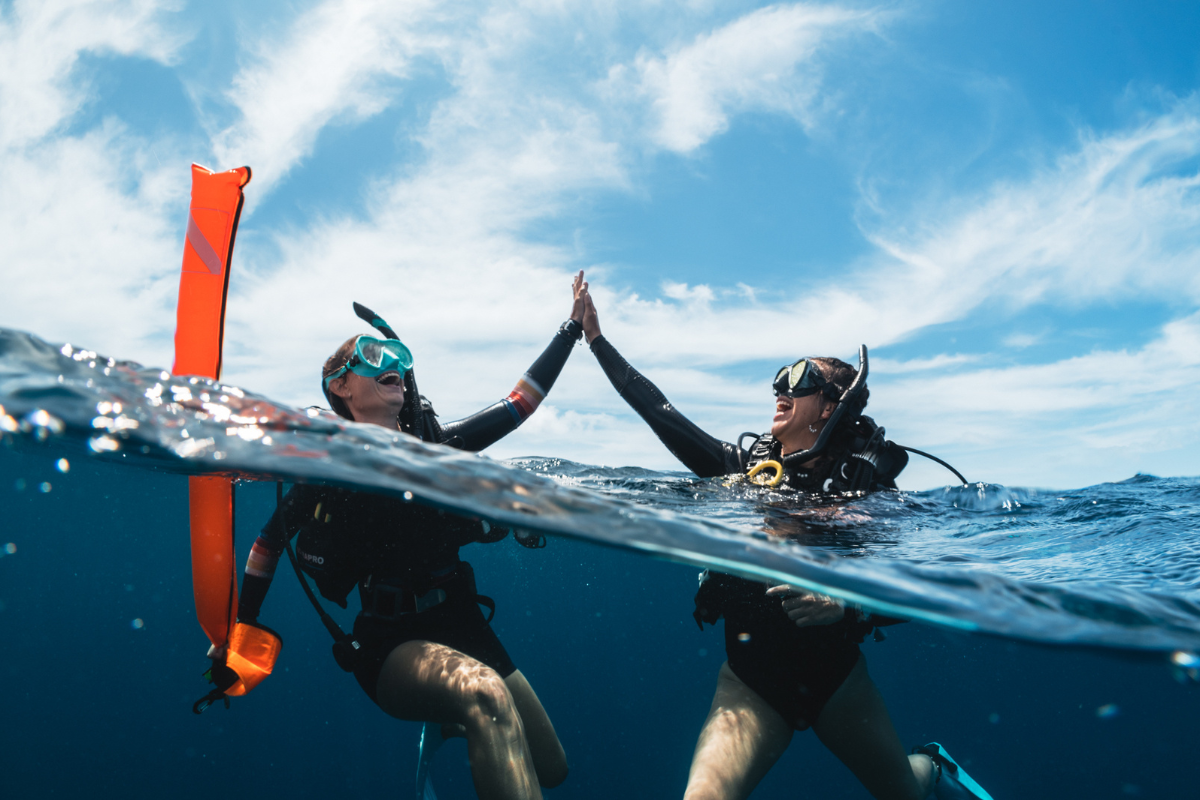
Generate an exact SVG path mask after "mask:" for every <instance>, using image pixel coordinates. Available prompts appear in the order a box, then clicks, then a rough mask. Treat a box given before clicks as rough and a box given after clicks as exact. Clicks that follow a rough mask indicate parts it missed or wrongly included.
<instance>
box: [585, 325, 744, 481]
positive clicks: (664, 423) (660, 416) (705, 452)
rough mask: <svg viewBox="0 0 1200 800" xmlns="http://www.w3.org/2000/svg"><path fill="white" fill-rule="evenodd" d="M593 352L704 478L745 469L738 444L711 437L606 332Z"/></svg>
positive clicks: (642, 413) (674, 450)
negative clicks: (628, 358)
mask: <svg viewBox="0 0 1200 800" xmlns="http://www.w3.org/2000/svg"><path fill="white" fill-rule="evenodd" d="M591 347H592V352H593V353H594V354H595V355H596V360H597V361H598V362H600V368H601V369H603V370H604V374H605V375H607V376H608V380H609V381H610V382H611V383H612V385H613V388H614V389H616V390H617V394H619V395H621V397H622V398H624V399H625V402H626V403H629V405H630V407H631V408H633V410H634V411H636V412H637V413H638V416H640V417H641V418H642V419H644V420H646V424H647V425H649V426H650V430H652V431H654V433H655V434H656V435H657V436H658V438H659V439H660V440H661V441H662V443H663V444H665V445H666V446H667V449H668V450H670V451H671V454H672V455H673V456H675V457H676V458H678V459H679V460H680V461H681V462H683V465H684V466H685V467H687V468H688V469H690V470H691V471H692V472H694V473H696V474H697V475H699V476H700V477H701V478H713V477H716V476H718V475H729V474H731V473H740V472H741V471H742V467H741V461H740V459H739V458H738V451H737V447H735V446H734V445H732V444H730V443H729V442H723V441H721V440H720V439H717V438H716V437H713V436H710V435H709V434H707V433H705V432H704V431H703V430H701V429H700V427H699V426H698V425H696V423H694V422H692V421H691V420H690V419H688V418H687V417H685V416H684V415H683V414H680V413H679V412H678V411H677V410H676V409H675V406H673V405H671V401H670V400H668V399H667V398H666V396H665V395H663V393H662V392H661V391H659V388H658V387H657V386H655V385H654V384H653V383H651V382H650V381H648V380H647V379H646V376H645V375H642V373H640V372H638V371H637V370H636V369H634V368H633V367H631V366H630V365H629V362H628V361H626V360H625V359H624V358H622V357H621V354H620V353H618V352H617V348H615V347H613V346H612V344H611V343H610V342H609V341H608V339H605V338H604V337H603V336H602V335H598V336H596V338H595V339H593V340H592V344H591Z"/></svg>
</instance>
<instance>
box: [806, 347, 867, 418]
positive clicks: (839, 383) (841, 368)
mask: <svg viewBox="0 0 1200 800" xmlns="http://www.w3.org/2000/svg"><path fill="white" fill-rule="evenodd" d="M809 361H811V362H812V363H814V364H816V366H817V369H819V370H820V371H821V377H823V378H824V379H825V380H827V381H829V382H830V383H832V384H833V385H834V386H836V387H837V390H838V394H839V395H842V394H845V393H846V390H847V389H849V388H850V384H851V383H853V382H854V379H855V378H856V377H858V370H856V369H855V368H854V367H852V366H850V365H849V364H847V363H846V362H845V361H842V360H841V359H840V358H823V357H819V358H810V359H809ZM870 396H871V390H870V389H868V388H867V387H866V386H864V387H863V388H862V393H861V394H859V396H858V403H856V405H857V406H858V407H857V408H848V409H846V412H845V413H849V414H851V415H852V416H858V415H859V414H861V413H862V410H863V409H864V408H866V407H867V398H869V397H870Z"/></svg>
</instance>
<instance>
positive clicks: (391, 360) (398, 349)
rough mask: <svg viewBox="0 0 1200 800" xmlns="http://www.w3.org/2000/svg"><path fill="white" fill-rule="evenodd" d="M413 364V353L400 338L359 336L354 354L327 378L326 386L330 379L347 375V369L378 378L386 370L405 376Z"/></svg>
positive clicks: (327, 386)
mask: <svg viewBox="0 0 1200 800" xmlns="http://www.w3.org/2000/svg"><path fill="white" fill-rule="evenodd" d="M412 365H413V357H412V353H411V352H409V349H408V348H407V347H405V346H404V343H403V342H401V341H400V340H399V339H380V338H378V337H375V336H359V337H358V341H357V342H355V343H354V355H352V356H350V360H349V361H347V362H346V363H345V364H344V365H342V366H341V367H339V368H338V369H337V370H335V371H334V372H333V373H331V374H330V375H329V377H327V378H326V379H325V388H326V389H328V388H329V383H330V381H332V380H334V379H335V378H340V377H341V376H343V375H345V374H346V370H350V371H351V372H353V373H354V374H355V375H362V376H363V377H364V378H377V377H379V376H380V375H383V374H384V373H386V372H396V373H398V374H399V377H400V378H403V377H404V373H405V372H408V370H410V369H412ZM397 382H398V381H397Z"/></svg>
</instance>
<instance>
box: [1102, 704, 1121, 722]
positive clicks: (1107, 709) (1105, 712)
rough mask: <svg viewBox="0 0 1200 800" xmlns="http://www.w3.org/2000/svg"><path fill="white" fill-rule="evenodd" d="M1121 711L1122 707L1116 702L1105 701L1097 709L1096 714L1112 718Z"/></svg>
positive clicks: (1103, 717) (1104, 717)
mask: <svg viewBox="0 0 1200 800" xmlns="http://www.w3.org/2000/svg"><path fill="white" fill-rule="evenodd" d="M1120 713H1121V709H1120V707H1118V706H1117V704H1116V703H1105V704H1104V705H1102V706H1100V707H1099V708H1097V709H1096V716H1097V717H1099V718H1100V719H1112V718H1113V717H1115V716H1117V715H1118V714H1120Z"/></svg>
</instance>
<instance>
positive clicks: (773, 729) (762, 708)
mask: <svg viewBox="0 0 1200 800" xmlns="http://www.w3.org/2000/svg"><path fill="white" fill-rule="evenodd" d="M792 730H793V729H792V725H791V724H790V723H788V722H787V721H786V720H784V718H783V717H782V716H780V715H779V712H777V711H775V709H773V708H771V707H770V706H769V705H767V701H766V700H763V699H762V698H761V697H759V696H758V694H757V693H755V692H754V690H753V689H751V688H750V687H749V686H747V685H746V684H744V683H742V681H741V679H740V678H738V676H737V675H735V674H734V672H733V670H731V669H730V668H729V663H728V662H726V663H724V664H722V665H721V669H720V672H718V674H717V691H716V693H715V694H714V695H713V702H712V708H711V709H709V712H708V719H706V720H705V721H704V727H703V728H702V729H701V730H700V739H699V740H698V741H697V742H696V752H695V754H694V755H693V756H692V768H691V771H690V772H689V774H688V785H687V791H686V792H685V794H684V798H685V800H745V798H746V797H749V795H750V792H752V791H753V790H754V787H755V786H757V785H758V782H759V781H761V780H762V779H763V776H765V775H766V774H767V772H768V771H769V770H770V769H771V767H772V766H774V764H775V762H776V761H778V760H779V757H780V756H781V755H783V752H784V751H785V750H787V746H788V744H789V743H790V742H791V741H792Z"/></svg>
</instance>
